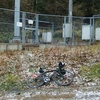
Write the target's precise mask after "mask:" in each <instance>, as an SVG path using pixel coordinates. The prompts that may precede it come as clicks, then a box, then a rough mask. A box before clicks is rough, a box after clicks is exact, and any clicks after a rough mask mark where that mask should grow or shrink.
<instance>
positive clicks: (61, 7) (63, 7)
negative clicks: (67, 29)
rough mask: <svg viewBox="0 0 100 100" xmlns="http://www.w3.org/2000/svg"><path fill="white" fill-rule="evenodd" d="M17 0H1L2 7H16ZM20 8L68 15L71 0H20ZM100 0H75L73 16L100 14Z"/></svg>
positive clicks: (34, 11) (40, 12)
mask: <svg viewBox="0 0 100 100" xmlns="http://www.w3.org/2000/svg"><path fill="white" fill-rule="evenodd" d="M14 1H15V0H0V8H6V9H14ZM20 4H21V6H20V10H21V11H26V12H32V13H39V14H53V15H65V16H68V6H69V0H20ZM99 12H100V0H73V16H86V17H91V16H92V15H95V14H99Z"/></svg>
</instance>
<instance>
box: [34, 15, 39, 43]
mask: <svg viewBox="0 0 100 100" xmlns="http://www.w3.org/2000/svg"><path fill="white" fill-rule="evenodd" d="M38 20H39V15H38V14H36V31H35V36H36V40H35V42H36V43H37V44H38V43H39V40H38Z"/></svg>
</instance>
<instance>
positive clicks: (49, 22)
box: [0, 8, 100, 45]
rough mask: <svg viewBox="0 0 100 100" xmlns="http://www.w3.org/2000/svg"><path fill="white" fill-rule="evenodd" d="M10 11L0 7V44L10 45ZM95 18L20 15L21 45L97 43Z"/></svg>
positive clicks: (12, 23)
mask: <svg viewBox="0 0 100 100" xmlns="http://www.w3.org/2000/svg"><path fill="white" fill-rule="evenodd" d="M14 13H15V11H14V10H8V9H2V8H0V16H1V17H0V42H1V43H5V42H11V40H13V37H14V36H15V34H14V26H15V23H14ZM99 18H100V16H99V15H98V16H93V17H75V16H73V17H72V23H69V17H68V16H59V15H46V14H35V13H30V12H20V23H21V24H22V26H20V25H19V26H17V27H20V38H21V40H22V43H39V44H42V43H44V44H45V43H50V44H57V45H89V44H91V43H92V42H94V40H99V37H100V36H99V31H100V30H99V26H100V24H99Z"/></svg>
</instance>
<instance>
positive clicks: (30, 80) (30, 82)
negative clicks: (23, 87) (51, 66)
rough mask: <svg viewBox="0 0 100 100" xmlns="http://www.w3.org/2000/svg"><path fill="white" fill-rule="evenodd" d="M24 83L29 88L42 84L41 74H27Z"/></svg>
mask: <svg viewBox="0 0 100 100" xmlns="http://www.w3.org/2000/svg"><path fill="white" fill-rule="evenodd" d="M26 84H27V86H28V87H30V88H37V87H40V86H42V85H43V84H44V79H43V75H42V74H40V75H39V76H36V77H34V74H33V75H30V76H28V77H27V79H26Z"/></svg>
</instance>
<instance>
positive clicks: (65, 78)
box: [54, 70, 74, 86]
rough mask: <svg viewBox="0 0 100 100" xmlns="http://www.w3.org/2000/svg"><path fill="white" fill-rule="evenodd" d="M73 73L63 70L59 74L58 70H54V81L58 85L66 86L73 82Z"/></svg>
mask: <svg viewBox="0 0 100 100" xmlns="http://www.w3.org/2000/svg"><path fill="white" fill-rule="evenodd" d="M73 79H74V75H73V74H72V73H71V72H69V71H67V70H65V73H64V74H61V73H59V72H55V74H54V81H55V83H56V84H57V85H59V86H68V85H70V84H71V83H72V82H73Z"/></svg>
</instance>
